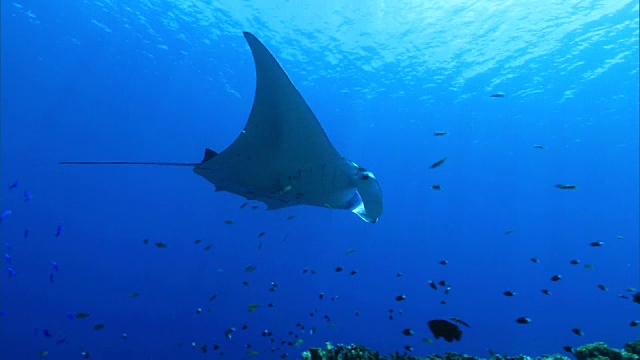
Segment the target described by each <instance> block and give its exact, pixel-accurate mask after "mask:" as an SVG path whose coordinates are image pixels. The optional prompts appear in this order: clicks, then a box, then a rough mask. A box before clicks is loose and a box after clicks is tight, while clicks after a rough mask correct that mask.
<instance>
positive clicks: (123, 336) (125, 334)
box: [120, 333, 129, 340]
mask: <svg viewBox="0 0 640 360" xmlns="http://www.w3.org/2000/svg"><path fill="white" fill-rule="evenodd" d="M120 337H121V338H122V340H127V338H128V337H129V335H127V333H122V335H120Z"/></svg>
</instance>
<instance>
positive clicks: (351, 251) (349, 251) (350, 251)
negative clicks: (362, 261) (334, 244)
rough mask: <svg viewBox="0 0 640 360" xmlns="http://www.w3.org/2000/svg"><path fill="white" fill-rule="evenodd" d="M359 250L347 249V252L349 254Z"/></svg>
mask: <svg viewBox="0 0 640 360" xmlns="http://www.w3.org/2000/svg"><path fill="white" fill-rule="evenodd" d="M356 251H358V249H347V250H345V252H344V253H345V254H347V255H349V254H353V253H354V252H356Z"/></svg>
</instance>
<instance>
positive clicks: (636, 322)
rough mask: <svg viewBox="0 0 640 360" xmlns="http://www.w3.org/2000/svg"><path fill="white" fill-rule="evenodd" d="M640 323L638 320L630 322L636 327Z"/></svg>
mask: <svg viewBox="0 0 640 360" xmlns="http://www.w3.org/2000/svg"><path fill="white" fill-rule="evenodd" d="M638 325H640V322H639V321H638V320H633V321H631V322H630V323H629V326H631V327H636V326H638Z"/></svg>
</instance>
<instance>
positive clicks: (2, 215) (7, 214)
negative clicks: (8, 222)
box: [0, 210, 13, 223]
mask: <svg viewBox="0 0 640 360" xmlns="http://www.w3.org/2000/svg"><path fill="white" fill-rule="evenodd" d="M11 214H13V211H11V210H5V211H3V212H2V214H0V223H1V222H2V221H3V220H4V218H6V217H7V216H9V215H11Z"/></svg>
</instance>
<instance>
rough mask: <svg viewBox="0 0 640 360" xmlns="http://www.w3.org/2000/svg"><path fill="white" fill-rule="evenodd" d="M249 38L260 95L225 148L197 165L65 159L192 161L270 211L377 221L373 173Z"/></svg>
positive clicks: (223, 187) (222, 186)
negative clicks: (339, 212) (323, 211)
mask: <svg viewBox="0 0 640 360" xmlns="http://www.w3.org/2000/svg"><path fill="white" fill-rule="evenodd" d="M244 37H245V39H246V40H247V43H248V44H249V47H250V48H251V52H252V54H253V59H254V62H255V66H256V92H255V98H254V101H253V107H252V109H251V114H250V115H249V119H248V120H247V123H246V125H245V127H244V129H243V130H242V132H241V133H240V135H238V137H237V138H236V139H235V141H234V142H233V143H232V144H231V145H229V147H227V148H226V149H225V150H224V151H222V152H220V153H217V152H215V151H213V150H211V149H205V154H204V158H203V159H202V161H201V162H199V163H170V162H128V161H121V162H118V161H109V162H95V161H93V162H61V164H127V165H129V164H134V165H168V166H189V167H192V168H193V171H194V172H195V173H196V174H198V175H200V176H202V177H204V178H205V179H207V181H209V182H211V183H212V184H214V185H215V188H216V191H227V192H230V193H233V194H236V195H240V196H242V197H244V198H246V199H249V200H258V201H261V202H263V203H264V204H266V205H267V209H269V210H273V209H280V208H285V207H289V206H296V205H312V206H319V207H325V208H330V209H344V210H350V211H352V212H353V213H355V214H357V215H358V216H359V217H360V218H362V219H363V220H365V221H367V222H370V223H375V222H376V221H377V220H378V218H379V217H380V215H381V214H382V209H383V204H382V190H381V188H380V185H379V183H378V181H377V180H376V178H375V176H374V175H373V173H371V172H370V171H368V170H367V169H365V168H363V167H361V166H358V165H357V164H355V163H354V162H352V161H350V160H348V159H346V158H344V157H343V156H342V155H340V153H339V152H338V151H337V150H336V149H335V147H334V146H333V145H332V144H331V142H330V141H329V138H328V137H327V135H326V134H325V132H324V130H323V129H322V126H320V123H319V122H318V119H317V118H316V117H315V115H314V114H313V112H312V111H311V109H310V108H309V106H308V105H307V103H306V102H305V100H304V99H303V98H302V95H300V93H299V92H298V90H297V89H296V88H295V86H294V85H293V83H292V82H291V80H290V79H289V77H288V76H287V74H286V73H285V72H284V70H283V69H282V67H281V66H280V64H278V61H277V60H276V59H275V57H274V56H273V55H272V54H271V53H270V52H269V50H268V49H267V48H266V47H265V46H264V45H263V44H262V43H261V42H260V40H258V39H257V38H256V37H255V36H254V35H253V34H251V33H248V32H245V33H244Z"/></svg>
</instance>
